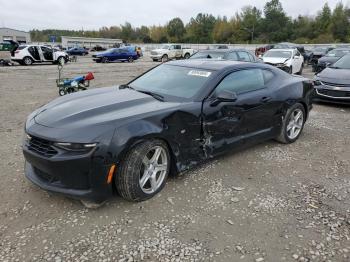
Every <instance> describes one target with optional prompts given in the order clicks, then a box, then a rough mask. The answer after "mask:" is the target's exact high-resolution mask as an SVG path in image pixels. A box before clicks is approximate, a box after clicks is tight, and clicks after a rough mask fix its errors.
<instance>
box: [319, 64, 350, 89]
mask: <svg viewBox="0 0 350 262" xmlns="http://www.w3.org/2000/svg"><path fill="white" fill-rule="evenodd" d="M317 77H318V79H319V80H323V81H325V82H330V83H334V84H348V85H350V69H334V68H329V67H327V68H326V69H324V70H323V71H322V72H321V73H319V74H318V75H317Z"/></svg>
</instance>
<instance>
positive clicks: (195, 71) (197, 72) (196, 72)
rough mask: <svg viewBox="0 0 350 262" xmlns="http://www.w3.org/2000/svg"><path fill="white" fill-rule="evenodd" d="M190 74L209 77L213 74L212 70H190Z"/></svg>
mask: <svg viewBox="0 0 350 262" xmlns="http://www.w3.org/2000/svg"><path fill="white" fill-rule="evenodd" d="M188 75H189V76H201V77H209V76H210V75H211V72H207V71H198V70H191V71H190V72H188Z"/></svg>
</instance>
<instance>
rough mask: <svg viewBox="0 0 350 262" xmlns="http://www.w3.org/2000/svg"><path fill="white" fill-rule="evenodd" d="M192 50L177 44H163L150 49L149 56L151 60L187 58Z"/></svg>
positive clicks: (191, 53)
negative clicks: (157, 47)
mask: <svg viewBox="0 0 350 262" xmlns="http://www.w3.org/2000/svg"><path fill="white" fill-rule="evenodd" d="M193 53H194V50H193V49H191V48H183V47H182V46H181V45H177V44H165V45H163V46H162V47H161V48H159V49H154V50H152V51H151V58H152V60H153V61H162V62H166V61H168V60H170V59H182V58H185V59H188V58H190V56H191V55H193Z"/></svg>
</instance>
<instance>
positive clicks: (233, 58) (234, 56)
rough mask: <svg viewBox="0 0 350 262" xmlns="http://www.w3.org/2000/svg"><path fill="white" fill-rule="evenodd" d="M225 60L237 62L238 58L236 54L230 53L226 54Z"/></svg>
mask: <svg viewBox="0 0 350 262" xmlns="http://www.w3.org/2000/svg"><path fill="white" fill-rule="evenodd" d="M226 59H229V60H234V61H238V56H237V53H236V52H231V53H228V55H227V58H226Z"/></svg>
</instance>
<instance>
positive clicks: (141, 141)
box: [118, 136, 178, 174]
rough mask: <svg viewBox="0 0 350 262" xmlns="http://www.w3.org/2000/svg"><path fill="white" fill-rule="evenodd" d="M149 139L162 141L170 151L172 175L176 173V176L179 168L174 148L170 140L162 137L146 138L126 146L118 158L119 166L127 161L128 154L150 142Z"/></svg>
mask: <svg viewBox="0 0 350 262" xmlns="http://www.w3.org/2000/svg"><path fill="white" fill-rule="evenodd" d="M149 139H157V140H160V141H162V142H164V143H165V144H166V145H167V147H168V150H169V154H170V158H171V166H170V174H171V173H174V174H176V173H177V172H178V170H177V167H176V162H177V158H176V156H175V154H174V151H173V148H172V147H171V145H170V143H169V141H168V140H166V139H164V138H162V137H158V136H149V137H144V138H140V139H138V140H135V141H132V142H131V143H129V144H128V146H126V148H125V149H124V150H123V151H122V152H120V154H119V156H118V164H119V165H120V164H121V163H122V162H123V160H124V159H125V157H126V155H127V153H128V152H129V151H130V150H131V149H132V148H133V147H135V146H137V145H139V144H141V143H143V142H145V141H147V140H149Z"/></svg>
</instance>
